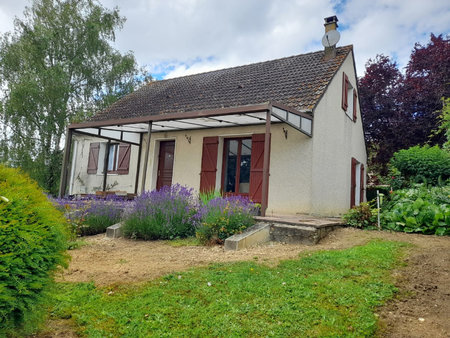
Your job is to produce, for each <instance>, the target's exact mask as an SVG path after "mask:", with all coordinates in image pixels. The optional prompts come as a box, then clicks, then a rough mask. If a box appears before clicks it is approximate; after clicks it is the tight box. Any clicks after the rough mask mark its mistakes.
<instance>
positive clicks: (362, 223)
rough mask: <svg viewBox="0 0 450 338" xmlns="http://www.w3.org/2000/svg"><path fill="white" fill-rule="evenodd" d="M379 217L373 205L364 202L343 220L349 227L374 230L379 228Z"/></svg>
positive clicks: (350, 211) (351, 210) (346, 214)
mask: <svg viewBox="0 0 450 338" xmlns="http://www.w3.org/2000/svg"><path fill="white" fill-rule="evenodd" d="M377 215H378V212H377V209H376V208H373V207H372V206H371V203H367V202H363V203H361V204H360V205H358V206H354V207H353V208H351V209H350V210H349V211H348V212H346V213H345V214H344V216H343V217H342V218H343V219H344V221H345V223H346V224H347V225H349V226H352V227H355V228H368V229H374V228H375V227H376V226H377Z"/></svg>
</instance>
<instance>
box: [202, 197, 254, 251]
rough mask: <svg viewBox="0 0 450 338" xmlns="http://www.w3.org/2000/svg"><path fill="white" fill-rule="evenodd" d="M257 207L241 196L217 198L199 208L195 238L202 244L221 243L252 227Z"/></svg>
mask: <svg viewBox="0 0 450 338" xmlns="http://www.w3.org/2000/svg"><path fill="white" fill-rule="evenodd" d="M257 212H258V206H257V205H256V204H254V203H252V202H251V201H250V200H249V199H248V198H245V197H242V196H229V197H223V198H222V197H217V198H214V199H212V200H210V201H209V202H208V203H207V204H205V205H203V206H201V207H200V209H199V211H198V214H197V218H198V219H199V220H201V223H200V224H199V226H198V227H197V231H196V236H197V238H198V239H199V240H200V241H201V242H202V243H203V244H208V243H210V244H212V243H222V242H223V241H224V240H225V239H226V238H227V237H229V236H232V235H234V234H236V233H240V232H242V231H243V230H245V229H246V228H248V227H249V226H251V225H253V223H254V219H253V216H254V215H256V214H257Z"/></svg>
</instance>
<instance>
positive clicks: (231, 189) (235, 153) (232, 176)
mask: <svg viewBox="0 0 450 338" xmlns="http://www.w3.org/2000/svg"><path fill="white" fill-rule="evenodd" d="M223 153H224V161H223V163H224V164H223V184H222V189H223V192H224V193H226V194H231V195H234V194H236V195H247V194H248V193H249V189H250V161H251V154H252V140H251V139H250V138H238V139H225V142H224V152H223Z"/></svg>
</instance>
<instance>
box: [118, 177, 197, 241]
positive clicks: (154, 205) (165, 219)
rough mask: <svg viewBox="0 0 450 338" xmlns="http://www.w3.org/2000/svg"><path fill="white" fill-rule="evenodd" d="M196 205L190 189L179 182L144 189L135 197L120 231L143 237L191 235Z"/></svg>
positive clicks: (156, 237)
mask: <svg viewBox="0 0 450 338" xmlns="http://www.w3.org/2000/svg"><path fill="white" fill-rule="evenodd" d="M197 204H198V202H197V200H196V198H195V197H194V194H193V189H189V188H187V187H184V186H181V185H179V184H175V185H172V186H170V187H169V186H165V187H163V188H162V189H160V190H159V191H156V190H153V191H147V192H144V193H143V194H142V195H140V196H138V197H137V198H136V199H135V204H134V208H133V209H132V210H131V211H130V213H129V215H128V216H127V218H126V220H125V226H124V228H123V231H124V234H125V236H127V237H132V238H142V239H146V240H148V239H174V238H181V237H188V236H193V235H194V233H195V227H196V225H197V224H198V222H199V220H198V218H197V217H198V215H197V213H196V208H197Z"/></svg>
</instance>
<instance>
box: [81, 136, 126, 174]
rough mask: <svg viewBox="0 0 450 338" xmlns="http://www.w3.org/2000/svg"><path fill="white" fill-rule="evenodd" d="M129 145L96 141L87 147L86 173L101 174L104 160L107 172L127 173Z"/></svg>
mask: <svg viewBox="0 0 450 338" xmlns="http://www.w3.org/2000/svg"><path fill="white" fill-rule="evenodd" d="M130 155H131V145H130V144H126V143H110V144H109V148H108V142H101V143H99V142H96V143H91V144H90V148H89V160H88V170H87V173H88V174H103V173H104V166H105V161H106V160H108V163H107V172H108V173H109V174H112V173H114V174H120V175H124V174H128V171H129V164H130Z"/></svg>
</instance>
